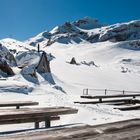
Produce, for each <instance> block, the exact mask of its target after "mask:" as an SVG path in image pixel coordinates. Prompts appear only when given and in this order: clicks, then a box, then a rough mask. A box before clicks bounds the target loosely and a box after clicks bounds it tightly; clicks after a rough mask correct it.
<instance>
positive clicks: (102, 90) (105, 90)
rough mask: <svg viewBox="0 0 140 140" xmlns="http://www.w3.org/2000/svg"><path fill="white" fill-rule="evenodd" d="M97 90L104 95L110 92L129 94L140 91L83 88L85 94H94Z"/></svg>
mask: <svg viewBox="0 0 140 140" xmlns="http://www.w3.org/2000/svg"><path fill="white" fill-rule="evenodd" d="M95 92H96V93H97V92H100V93H102V94H104V95H109V94H108V93H109V92H110V93H113V94H114V93H120V94H127V93H140V91H128V90H112V89H89V88H86V89H83V95H93V94H95Z"/></svg>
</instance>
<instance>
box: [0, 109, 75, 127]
mask: <svg viewBox="0 0 140 140" xmlns="http://www.w3.org/2000/svg"><path fill="white" fill-rule="evenodd" d="M77 112H78V110H77V109H73V108H69V107H48V108H26V109H18V110H17V109H9V110H4V111H0V124H14V123H27V122H34V123H35V128H36V129H37V128H39V122H41V121H45V127H46V128H48V127H50V126H51V121H52V120H58V119H60V117H59V115H65V114H74V113H77Z"/></svg>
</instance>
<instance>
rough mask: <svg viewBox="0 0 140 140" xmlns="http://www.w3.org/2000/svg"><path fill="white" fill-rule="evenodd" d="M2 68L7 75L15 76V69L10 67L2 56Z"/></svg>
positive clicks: (0, 66)
mask: <svg viewBox="0 0 140 140" xmlns="http://www.w3.org/2000/svg"><path fill="white" fill-rule="evenodd" d="M0 70H1V71H2V72H4V73H6V74H7V76H13V75H14V72H13V70H12V69H11V68H10V66H9V65H8V64H7V62H6V61H5V60H4V59H2V58H0Z"/></svg>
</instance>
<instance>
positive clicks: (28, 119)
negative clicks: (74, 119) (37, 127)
mask: <svg viewBox="0 0 140 140" xmlns="http://www.w3.org/2000/svg"><path fill="white" fill-rule="evenodd" d="M49 119H50V121H56V120H60V116H51V117H50V118H49ZM42 121H46V117H44V116H37V117H36V116H35V117H24V118H14V119H13V118H10V119H5V118H3V119H0V125H5V124H18V123H29V122H42Z"/></svg>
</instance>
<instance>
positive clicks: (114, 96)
mask: <svg viewBox="0 0 140 140" xmlns="http://www.w3.org/2000/svg"><path fill="white" fill-rule="evenodd" d="M136 96H140V94H115V95H98V96H93V95H82V96H81V98H87V99H99V102H102V99H103V98H123V97H133V98H135V97H136Z"/></svg>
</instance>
